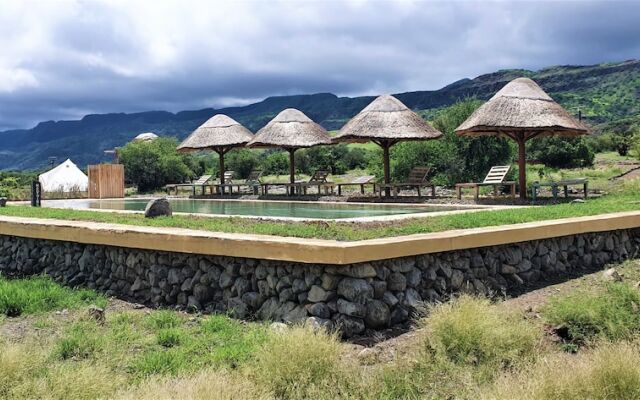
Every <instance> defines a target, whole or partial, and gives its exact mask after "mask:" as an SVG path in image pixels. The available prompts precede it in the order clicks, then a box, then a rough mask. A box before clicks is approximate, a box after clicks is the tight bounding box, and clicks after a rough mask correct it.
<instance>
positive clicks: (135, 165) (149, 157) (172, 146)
mask: <svg viewBox="0 0 640 400" xmlns="http://www.w3.org/2000/svg"><path fill="white" fill-rule="evenodd" d="M177 146H178V141H177V140H176V139H175V138H158V139H156V140H154V141H151V142H129V143H127V145H126V146H124V147H122V148H121V149H120V151H119V154H120V162H122V164H124V171H125V179H126V180H127V181H128V182H132V183H133V184H135V185H136V186H137V187H138V190H139V191H141V192H146V191H151V190H156V189H159V188H161V187H163V186H164V185H166V184H168V183H179V182H184V181H185V180H187V179H193V178H194V177H195V176H198V175H201V174H202V173H203V169H202V165H201V164H200V163H199V162H198V160H197V159H196V158H195V157H193V156H191V155H189V154H180V153H178V151H177V150H176V147H177Z"/></svg>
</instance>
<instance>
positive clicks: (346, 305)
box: [338, 299, 367, 318]
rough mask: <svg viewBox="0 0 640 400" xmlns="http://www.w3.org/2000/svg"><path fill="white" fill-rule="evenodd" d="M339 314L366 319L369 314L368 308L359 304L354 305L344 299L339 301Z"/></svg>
mask: <svg viewBox="0 0 640 400" xmlns="http://www.w3.org/2000/svg"><path fill="white" fill-rule="evenodd" d="M338 312H339V313H340V314H345V315H348V316H350V317H358V318H364V316H365V315H366V314H367V306H365V305H363V304H358V303H352V302H350V301H347V300H344V299H338Z"/></svg>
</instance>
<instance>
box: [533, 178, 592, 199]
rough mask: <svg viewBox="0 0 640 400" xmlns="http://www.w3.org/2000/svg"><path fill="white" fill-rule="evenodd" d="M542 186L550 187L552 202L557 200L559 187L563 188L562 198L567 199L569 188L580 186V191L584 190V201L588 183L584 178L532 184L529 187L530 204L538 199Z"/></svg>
mask: <svg viewBox="0 0 640 400" xmlns="http://www.w3.org/2000/svg"><path fill="white" fill-rule="evenodd" d="M543 186H548V187H551V193H552V194H553V199H554V200H557V199H558V189H559V188H560V187H562V188H564V197H565V198H567V197H569V186H582V189H583V190H584V195H583V196H584V198H585V199H586V198H587V195H588V186H589V181H588V180H587V179H586V178H578V179H566V180H563V181H558V182H544V183H540V182H534V183H533V185H532V186H531V201H532V202H535V201H536V198H537V197H538V190H539V189H540V188H541V187H543Z"/></svg>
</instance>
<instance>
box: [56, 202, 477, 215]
mask: <svg viewBox="0 0 640 400" xmlns="http://www.w3.org/2000/svg"><path fill="white" fill-rule="evenodd" d="M148 201H149V199H115V200H69V201H64V200H63V201H50V202H44V203H43V205H44V206H46V207H56V208H73V209H84V210H86V209H103V210H129V211H144V209H145V206H146V205H147V202H148ZM169 201H170V202H171V207H172V209H173V211H174V212H181V213H195V214H215V215H247V216H256V217H294V218H314V219H340V218H359V217H377V216H386V215H398V214H415V213H428V212H437V211H452V210H460V209H462V208H460V207H455V206H436V207H434V206H413V207H411V206H401V205H376V204H349V203H330V204H327V203H313V202H308V203H307V202H287V201H238V200H225V201H211V200H198V199H195V200H192V199H170V200H169ZM465 209H468V208H465Z"/></svg>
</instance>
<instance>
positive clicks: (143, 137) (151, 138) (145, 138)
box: [132, 132, 158, 142]
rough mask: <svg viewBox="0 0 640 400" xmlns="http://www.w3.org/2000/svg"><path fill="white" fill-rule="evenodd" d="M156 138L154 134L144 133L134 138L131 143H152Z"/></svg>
mask: <svg viewBox="0 0 640 400" xmlns="http://www.w3.org/2000/svg"><path fill="white" fill-rule="evenodd" d="M157 138H158V135H156V134H155V133H153V132H146V133H141V134H139V135H138V136H136V137H134V138H133V140H132V142H153V141H154V140H156V139H157Z"/></svg>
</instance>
